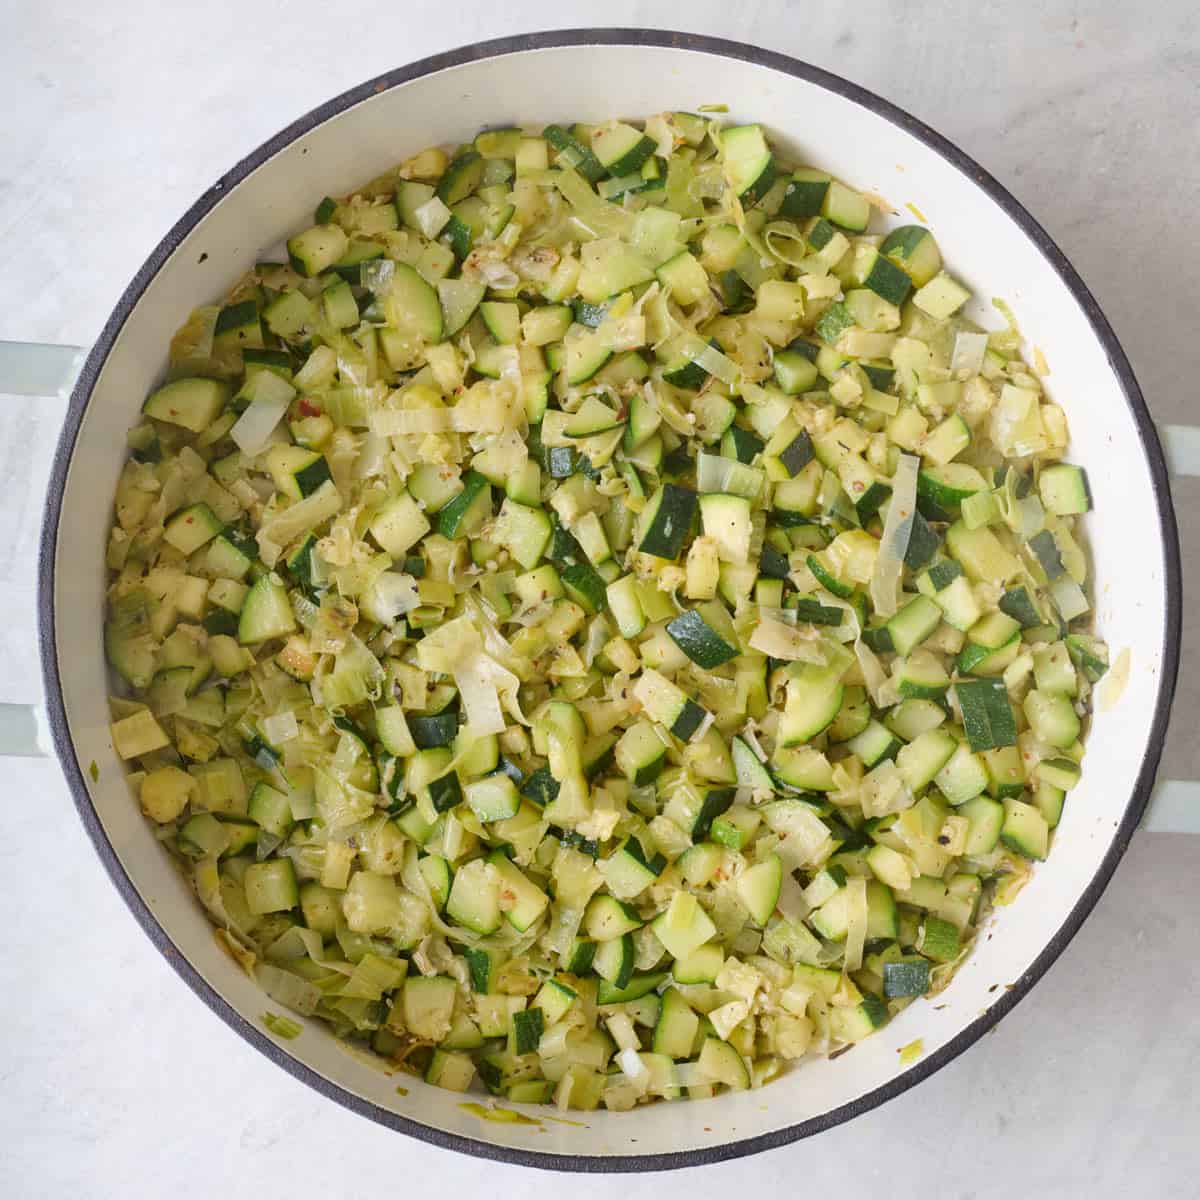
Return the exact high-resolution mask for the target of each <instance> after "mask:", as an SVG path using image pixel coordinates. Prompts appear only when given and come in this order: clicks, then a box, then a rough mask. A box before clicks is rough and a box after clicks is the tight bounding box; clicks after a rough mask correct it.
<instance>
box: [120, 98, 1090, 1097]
mask: <svg viewBox="0 0 1200 1200" xmlns="http://www.w3.org/2000/svg"><path fill="white" fill-rule="evenodd" d="M872 203H873V202H872V201H871V200H869V199H868V198H867V197H865V196H863V195H862V194H860V193H858V192H856V191H855V190H853V189H852V188H851V187H849V186H847V185H846V184H844V183H842V182H841V181H840V180H837V179H834V178H831V177H830V176H829V175H828V174H826V173H825V172H823V171H821V170H818V169H816V168H812V167H799V168H792V167H789V166H785V165H784V164H783V162H782V161H781V160H780V159H779V158H777V157H776V155H775V154H774V153H773V152H772V150H771V147H770V145H769V143H768V141H767V138H766V135H765V132H764V130H763V128H762V127H761V126H758V125H742V126H738V127H726V128H721V127H719V126H718V125H717V124H715V123H710V122H708V121H706V120H705V119H703V118H701V117H698V116H693V115H691V114H687V113H667V114H663V115H660V116H656V117H651V118H650V119H648V120H647V121H645V123H644V124H643V125H642V126H641V127H640V128H639V127H637V126H634V125H630V124H626V123H623V122H619V121H610V122H608V123H606V124H604V125H599V126H584V125H571V126H558V125H551V126H549V127H547V128H546V129H544V130H543V131H541V133H540V134H539V133H534V132H531V131H528V130H518V129H500V130H491V131H488V132H485V133H481V134H479V136H478V137H476V138H475V140H474V142H473V143H471V144H468V145H464V146H460V147H458V148H457V149H456V150H455V151H454V152H453V154H447V153H445V152H443V151H442V150H441V149H436V148H435V149H429V150H426V151H424V152H423V153H421V154H418V155H417V156H416V157H414V158H411V159H409V160H408V161H406V162H404V163H403V164H401V165H400V166H399V167H398V168H397V169H395V170H394V171H391V172H389V173H388V174H387V175H385V176H382V177H381V178H379V179H376V180H373V181H372V182H371V183H369V184H367V185H366V186H365V187H363V188H361V189H359V190H358V191H356V192H355V193H353V194H352V195H350V196H348V197H346V198H344V199H341V200H333V199H327V200H325V201H323V202H322V203H321V205H320V207H319V208H318V210H317V214H316V223H315V224H314V225H313V227H312V228H310V229H307V230H305V231H303V232H301V233H299V234H297V235H296V236H295V237H293V238H292V239H291V240H290V241H289V242H288V243H287V248H288V256H287V258H288V261H286V262H262V263H259V264H257V265H256V267H255V269H254V270H253V272H251V273H250V274H249V275H247V276H246V277H245V278H244V279H243V280H242V281H241V282H240V283H239V284H238V285H237V286H236V287H235V288H234V289H233V291H232V292H231V293H230V295H229V297H228V299H227V300H226V302H225V303H224V304H223V305H220V306H212V307H204V308H200V309H197V310H196V312H195V313H193V315H192V317H191V318H190V319H189V321H188V323H187V324H186V325H185V327H184V328H183V329H181V330H180V331H179V333H178V334H177V335H176V337H175V339H174V341H173V343H172V346H171V371H170V382H168V383H167V384H166V385H165V386H163V387H162V388H160V389H159V390H158V391H156V392H155V393H154V394H153V395H151V396H150V398H149V399H148V400H147V401H146V404H145V407H144V413H143V418H142V420H141V422H140V423H139V424H138V425H137V426H136V427H135V428H134V429H133V430H132V432H131V433H130V435H129V442H130V446H131V449H132V454H131V457H130V458H129V460H128V462H127V463H126V465H125V467H124V471H123V473H122V476H121V479H120V484H119V487H118V490H117V497H116V524H115V526H114V528H113V531H112V536H111V540H110V542H109V545H108V566H109V568H110V569H111V586H110V589H109V613H108V620H107V626H106V634H105V636H106V644H107V650H108V655H109V658H110V660H111V662H112V665H113V667H114V668H115V670H116V672H117V673H118V674H119V675H120V676H121V678H122V679H123V680H124V682H125V684H126V685H128V686H127V688H125V689H123V691H124V693H125V697H124V698H119V699H114V700H113V701H112V710H113V717H114V723H113V726H112V735H113V742H114V745H115V747H116V749H117V751H118V752H119V754H120V755H121V757H122V758H124V759H126V760H128V761H129V762H130V766H131V768H132V770H133V773H132V774H131V775H130V781H131V784H132V786H133V788H134V790H135V792H136V794H137V796H138V797H139V799H140V802H141V805H142V808H143V809H144V810H145V813H146V815H147V816H148V817H149V818H150V819H151V820H152V821H153V822H155V823H156V827H157V829H158V832H159V837H160V839H161V840H162V841H163V842H164V843H165V844H166V845H167V846H168V847H169V848H170V850H171V851H172V852H174V853H175V854H176V855H178V857H179V858H180V860H181V861H182V862H183V863H184V864H185V865H186V867H187V869H188V870H189V871H190V872H191V875H192V878H193V880H194V885H195V889H196V892H197V894H198V895H199V897H200V899H201V901H202V902H203V903H204V905H205V906H206V907H207V909H208V911H209V913H210V914H211V917H212V919H213V921H214V922H215V923H216V924H217V926H218V927H219V936H220V937H221V938H222V939H223V940H224V942H225V944H226V945H227V946H228V948H229V949H230V950H231V951H232V952H233V953H235V954H236V956H237V957H238V959H239V960H240V961H241V962H242V963H243V965H245V967H246V969H247V970H249V971H251V972H252V973H253V974H254V975H255V976H256V978H257V979H258V981H259V982H260V983H261V985H262V987H263V988H264V989H265V991H266V992H267V993H268V994H269V995H270V996H271V998H272V999H273V1000H274V1001H275V1002H277V1003H278V1004H281V1005H284V1006H286V1007H287V1008H288V1009H290V1010H292V1011H293V1012H295V1013H299V1014H303V1015H309V1016H316V1017H320V1018H321V1019H323V1020H324V1021H326V1022H328V1023H329V1025H331V1026H332V1027H333V1029H334V1030H335V1031H336V1033H338V1034H339V1035H341V1036H344V1037H347V1038H352V1039H356V1040H361V1041H363V1042H367V1043H369V1044H370V1046H371V1047H372V1048H373V1049H374V1050H375V1051H376V1052H377V1053H378V1054H379V1055H381V1056H382V1057H383V1058H385V1059H388V1060H392V1061H394V1062H396V1063H399V1064H403V1065H404V1066H405V1067H406V1068H407V1069H409V1070H416V1071H420V1072H422V1073H423V1074H424V1076H425V1078H426V1079H427V1080H429V1081H430V1082H431V1083H435V1084H438V1085H440V1086H442V1087H445V1088H450V1089H454V1090H458V1091H464V1090H466V1089H467V1088H468V1087H471V1086H473V1084H474V1083H475V1082H476V1081H478V1084H479V1085H482V1086H483V1087H485V1088H486V1089H488V1090H489V1091H490V1092H492V1093H495V1094H497V1095H502V1096H505V1097H507V1098H508V1099H510V1100H515V1101H530V1102H553V1103H556V1104H557V1105H559V1106H560V1107H564V1108H578V1109H593V1108H596V1107H597V1106H600V1105H604V1106H606V1107H608V1108H612V1109H628V1108H631V1107H633V1106H634V1105H636V1104H639V1103H643V1102H647V1101H650V1100H654V1099H657V1098H678V1097H684V1096H687V1097H702V1096H711V1095H712V1094H714V1092H717V1091H720V1090H722V1089H725V1088H733V1089H740V1088H746V1087H755V1086H758V1085H760V1084H762V1083H764V1082H766V1081H768V1080H770V1079H771V1078H772V1077H773V1076H775V1075H776V1074H778V1073H779V1072H780V1071H781V1070H782V1069H783V1067H784V1065H785V1063H786V1062H787V1061H788V1060H792V1059H801V1058H803V1057H804V1056H806V1055H809V1054H817V1053H828V1052H830V1051H831V1050H834V1049H838V1048H840V1047H843V1046H846V1045H847V1044H850V1043H853V1042H856V1041H858V1040H859V1039H861V1038H863V1037H865V1036H866V1035H868V1034H869V1033H871V1032H872V1031H873V1030H875V1029H877V1028H879V1027H880V1026H881V1025H883V1024H884V1023H885V1022H887V1021H888V1020H889V1018H891V1017H893V1016H894V1015H895V1014H896V1013H897V1012H898V1011H899V1010H901V1009H902V1008H903V1007H904V1006H905V1005H907V1004H909V1003H910V1002H911V1001H912V1000H913V998H914V997H918V996H923V995H928V994H931V993H934V992H936V991H937V990H939V989H940V988H942V987H944V986H945V985H946V983H947V981H948V980H949V978H950V976H951V974H952V973H953V971H954V969H955V967H956V966H957V964H958V963H959V962H961V960H962V958H963V956H964V955H965V954H966V953H967V952H968V950H969V948H970V945H971V942H972V939H973V938H974V936H975V935H976V932H977V930H978V928H979V924H980V921H981V920H982V919H983V915H984V914H985V913H986V912H987V911H988V910H989V908H990V906H991V905H992V903H993V902H995V901H997V900H1004V899H1007V898H1008V897H1010V896H1012V895H1013V894H1015V892H1016V890H1017V889H1018V888H1019V886H1020V885H1021V884H1022V883H1023V881H1024V880H1025V879H1026V878H1027V875H1028V863H1029V862H1030V861H1031V860H1040V859H1043V858H1045V857H1046V854H1047V851H1048V848H1049V846H1050V843H1051V840H1052V835H1053V831H1054V829H1055V826H1056V825H1057V824H1058V821H1059V816H1060V814H1061V812H1062V809H1063V805H1064V800H1065V798H1066V796H1067V793H1068V792H1069V791H1070V790H1071V788H1072V787H1073V786H1074V785H1075V784H1076V782H1077V781H1078V779H1079V774H1080V762H1081V760H1082V757H1083V746H1082V744H1081V742H1080V736H1081V720H1082V719H1083V718H1084V717H1085V716H1086V713H1087V710H1088V706H1089V695H1090V692H1091V689H1092V685H1093V684H1094V683H1095V681H1096V680H1097V679H1098V678H1099V677H1100V676H1101V675H1102V674H1103V673H1104V671H1105V670H1106V666H1107V658H1108V656H1107V651H1106V649H1105V647H1104V645H1103V643H1101V642H1099V641H1098V640H1096V639H1095V638H1093V637H1091V636H1089V633H1088V632H1087V629H1088V620H1089V602H1088V598H1087V590H1086V583H1087V580H1086V576H1087V558H1086V555H1085V552H1084V549H1083V547H1082V544H1081V542H1080V541H1079V540H1078V526H1077V522H1078V518H1079V516H1080V515H1081V514H1082V513H1084V512H1085V511H1086V510H1087V509H1088V507H1089V494H1088V488H1087V481H1086V478H1085V475H1084V472H1083V470H1082V469H1081V468H1079V467H1076V466H1072V465H1069V464H1066V463H1063V462H1061V461H1060V459H1061V456H1062V454H1063V452H1064V450H1065V447H1066V444H1067V425H1066V419H1065V417H1064V414H1063V411H1062V409H1061V408H1059V407H1058V406H1057V405H1056V404H1054V403H1053V402H1051V401H1050V400H1049V399H1048V398H1047V396H1046V395H1045V393H1044V391H1043V387H1042V383H1041V381H1040V378H1039V376H1038V374H1037V373H1036V372H1035V371H1034V370H1033V369H1031V368H1030V366H1028V365H1027V364H1026V362H1025V361H1023V359H1022V357H1021V355H1020V349H1019V347H1020V337H1019V334H1018V332H1017V330H1016V329H1015V327H1013V326H1012V325H1011V323H1010V325H1009V327H1008V328H1006V329H1004V330H1003V331H1001V332H992V333H986V332H983V331H982V330H981V329H980V328H979V327H978V326H976V325H975V324H973V323H972V322H971V321H970V320H969V319H967V318H966V317H965V316H964V315H963V308H964V305H965V304H966V302H967V301H968V299H969V293H968V291H967V289H966V288H965V287H964V286H963V285H962V284H961V283H960V282H959V281H958V280H957V279H956V278H955V277H954V276H953V275H952V274H950V273H948V272H947V271H946V270H945V269H944V267H943V264H942V257H941V253H940V251H939V248H938V245H937V243H936V241H935V240H934V237H933V234H932V233H931V232H930V231H929V230H928V229H926V228H925V227H924V226H920V225H903V226H900V227H898V228H891V229H890V231H889V232H886V233H882V232H878V233H876V232H870V230H871V217H872ZM288 1025H289V1027H290V1028H294V1026H290V1022H289V1023H288Z"/></svg>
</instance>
